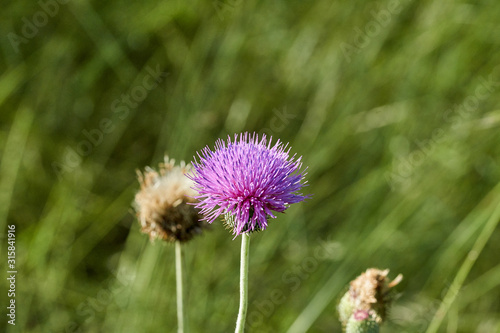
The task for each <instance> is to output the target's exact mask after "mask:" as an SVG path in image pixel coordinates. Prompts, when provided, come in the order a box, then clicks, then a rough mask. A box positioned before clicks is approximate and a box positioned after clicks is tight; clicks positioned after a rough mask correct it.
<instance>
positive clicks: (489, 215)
mask: <svg viewBox="0 0 500 333" xmlns="http://www.w3.org/2000/svg"><path fill="white" fill-rule="evenodd" d="M389 9H391V10H393V13H391V12H389ZM41 10H42V7H41V6H40V4H38V3H37V2H34V1H33V2H28V1H10V2H8V3H5V4H3V6H2V14H1V17H2V19H1V20H0V27H1V31H2V39H1V41H0V51H1V52H0V54H1V56H0V57H1V58H0V64H1V65H0V66H1V67H0V68H1V71H2V73H1V75H0V108H1V113H0V119H1V123H0V149H1V162H0V179H1V182H0V227H1V230H2V234H3V238H2V239H1V243H2V244H1V249H0V255H1V257H2V258H1V261H0V262H2V273H1V274H0V276H6V275H7V273H6V270H7V267H6V266H5V262H6V258H7V243H6V241H7V239H6V236H5V234H6V232H5V231H6V230H7V225H12V224H14V225H15V226H16V233H17V239H16V256H17V257H16V267H17V270H18V275H17V285H16V305H17V308H16V310H17V317H16V325H15V326H11V325H8V324H7V323H6V319H7V317H6V315H5V313H6V310H5V308H6V306H7V302H8V298H7V296H6V295H7V288H6V287H7V284H6V279H5V278H1V279H0V281H1V282H0V286H1V288H0V292H1V294H0V295H1V296H0V299H1V300H2V304H1V306H0V308H2V309H3V310H2V311H1V312H2V315H1V316H0V325H1V326H0V327H1V328H0V331H5V332H44V333H45V332H58V333H59V332H61V333H62V332H134V333H135V332H175V331H176V315H175V272H174V269H173V268H174V247H173V246H171V245H165V244H162V243H159V242H157V243H155V244H151V243H150V242H149V241H148V239H147V237H146V236H145V235H143V234H140V232H139V227H138V223H137V220H136V219H135V217H134V214H133V212H132V210H131V202H132V200H133V197H134V193H135V192H136V191H137V189H138V182H137V180H136V176H135V170H136V169H142V168H144V167H145V166H146V165H150V166H153V167H154V166H157V164H158V163H159V162H160V161H161V160H162V157H163V155H164V154H165V153H167V154H169V156H171V157H173V158H176V159H177V160H186V161H190V160H191V159H192V156H193V155H194V154H195V152H196V151H197V150H200V149H201V148H202V147H204V146H206V145H210V146H213V144H214V142H215V140H216V139H217V138H219V137H223V138H224V137H226V136H227V135H228V134H233V133H238V132H241V131H256V132H260V133H263V132H266V133H268V134H272V135H273V137H274V138H280V139H281V140H283V141H285V142H290V143H291V145H292V147H293V148H292V152H293V153H297V154H298V155H302V156H303V162H304V164H305V165H307V166H308V175H307V179H308V183H309V186H308V187H307V188H306V189H305V191H304V192H305V193H307V194H313V196H312V198H311V199H309V200H307V201H305V202H303V203H300V204H296V205H294V206H293V207H291V208H290V209H289V210H287V212H286V214H281V215H279V217H278V219H276V220H273V221H272V222H271V223H270V226H269V228H268V229H267V230H266V231H265V232H262V233H260V234H257V235H255V237H252V244H251V253H250V256H251V259H250V279H249V281H250V282H249V290H250V304H249V318H248V324H249V325H248V330H247V331H248V332H289V333H301V332H341V326H340V323H339V322H338V318H337V314H336V310H335V306H336V302H337V300H338V299H339V297H340V296H341V294H342V293H343V292H344V291H345V288H346V287H347V285H348V282H349V281H350V280H351V279H353V278H354V277H356V276H357V275H359V274H360V273H361V272H362V271H364V270H365V269H367V268H369V267H379V268H390V269H391V274H390V276H391V277H395V276H396V275H397V274H398V273H402V274H403V275H404V280H403V282H402V283H401V284H400V285H399V286H398V287H397V289H398V291H400V292H401V297H400V298H399V299H398V300H397V302H396V303H395V305H394V307H393V309H392V311H391V315H390V317H391V321H390V322H389V323H388V324H386V325H385V326H384V328H383V330H382V332H425V331H426V330H427V328H428V327H429V325H430V324H431V321H432V319H433V318H434V316H435V315H436V314H438V315H439V317H440V318H441V317H442V318H443V321H442V323H441V325H440V326H439V331H440V332H484V333H489V332H500V287H499V284H500V262H499V258H500V233H499V232H498V228H496V225H497V223H498V221H499V212H498V208H499V204H500V185H499V180H500V145H499V143H500V141H499V140H500V131H499V125H500V109H499V108H498V103H499V101H500V67H498V66H499V65H500V53H499V51H500V36H499V33H498V31H499V30H498V29H499V24H498V17H499V15H500V3H498V2H497V1H494V0H491V1H479V2H475V1H427V0H423V1H418V2H417V1H379V2H368V1H351V2H349V1H337V2H332V1H322V0H320V1H313V2H303V1H267V2H266V1H247V2H243V1H232V2H231V1H229V0H228V1H227V2H222V1H213V2H211V1H175V0H174V1H149V0H144V1H122V0H114V1H105V2H100V1H84V0H70V1H67V3H64V4H62V3H61V4H59V5H58V9H57V11H56V12H55V13H54V15H53V17H47V20H46V22H45V24H41V23H40V22H42V23H43V21H38V22H39V23H40V24H39V25H40V27H39V28H38V31H37V32H36V33H35V34H34V36H32V37H30V38H26V40H25V43H21V44H19V45H18V50H17V52H16V47H13V44H12V42H11V41H12V38H13V35H12V34H16V35H17V36H19V37H22V36H23V32H22V30H23V27H24V25H26V21H28V22H33V19H34V17H33V16H36V15H39V16H40V14H37V13H39V12H40V11H41ZM53 10H54V9H53ZM381 11H382V12H381ZM380 13H385V14H387V13H389V14H388V15H385V16H384V15H383V14H380ZM374 14H375V15H374ZM380 15H382V16H380ZM42 16H43V15H42ZM42 16H40V17H38V20H41V19H43V17H42ZM375 17H378V18H379V19H381V20H382V21H380V22H381V23H377V22H378V21H377V20H376V18H375ZM370 29H371V30H370ZM366 30H368V31H369V33H370V36H368V37H367V36H365V37H360V35H359V31H366ZM360 43H361V44H360ZM347 45H348V46H347ZM356 45H358V46H360V47H359V48H356V49H354V48H355V47H356ZM346 47H349V49H348V51H349V52H348V55H347V56H346V54H345V52H344V51H343V49H344V50H345V49H346ZM147 68H153V69H155V68H159V69H160V70H161V71H163V72H165V73H167V75H166V76H165V77H163V79H162V81H161V82H160V84H159V85H158V86H157V87H156V88H154V89H152V90H150V91H148V94H147V97H146V98H145V99H144V100H143V101H142V102H140V103H138V105H137V106H136V107H130V108H128V109H129V110H128V112H127V113H126V114H125V111H124V109H122V111H120V112H115V111H116V109H114V108H113V107H112V104H113V102H114V101H115V100H117V99H118V100H120V99H121V96H122V94H130V93H131V92H133V91H138V90H137V89H139V88H137V87H140V86H141V85H142V84H143V83H142V82H143V79H144V78H145V77H146V76H147V75H148V70H147ZM485 80H486V81H489V82H490V83H489V84H487V86H485V83H484V82H485ZM481 87H482V88H481ZM134 89H135V90H134ZM478 94H479V95H478ZM478 96H480V98H477V97H478ZM476 102H477V103H476ZM119 103H120V102H119ZM119 105H120V106H122V107H123V105H124V104H119ZM115 106H116V105H115ZM465 106H466V107H467V108H464V107H465ZM283 114H286V115H287V116H286V117H283ZM280 115H281V116H280ZM120 117H121V118H120ZM280 117H281V118H280ZM122 118H123V119H122ZM103 119H108V125H110V126H112V130H110V131H108V132H109V133H106V134H104V135H103V138H102V142H100V143H99V144H97V145H92V146H91V149H90V151H89V153H88V154H87V156H80V157H78V158H75V152H76V151H78V149H79V147H80V146H81V145H84V144H82V142H83V141H85V140H87V139H86V137H85V135H84V133H83V131H84V130H86V131H91V130H95V129H99V126H100V124H101V122H102V121H103ZM81 147H83V146H81ZM239 248H240V242H239V239H237V240H232V236H231V235H230V233H228V232H227V231H226V230H225V229H224V228H223V227H222V225H221V223H220V222H217V223H214V225H213V227H212V228H211V231H210V232H207V233H205V234H204V235H203V236H202V237H199V238H197V239H195V240H194V241H192V242H191V243H189V244H188V245H187V246H186V248H185V249H186V274H187V281H186V283H187V284H186V289H187V312H188V322H189V329H190V332H231V331H232V330H233V329H234V323H235V320H236V315H237V305H238V279H239ZM325 249H326V250H328V251H326V250H325ZM443 299H445V301H444V302H443ZM440 306H441V310H442V311H439V312H438V308H439V307H440Z"/></svg>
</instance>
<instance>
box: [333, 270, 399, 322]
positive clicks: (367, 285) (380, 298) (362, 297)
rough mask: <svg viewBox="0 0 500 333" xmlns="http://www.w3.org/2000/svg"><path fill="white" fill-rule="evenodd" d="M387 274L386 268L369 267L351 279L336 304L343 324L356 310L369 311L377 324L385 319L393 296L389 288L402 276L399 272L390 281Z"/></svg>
mask: <svg viewBox="0 0 500 333" xmlns="http://www.w3.org/2000/svg"><path fill="white" fill-rule="evenodd" d="M388 274H389V270H388V269H385V270H380V269H377V268H369V269H367V270H366V272H364V273H362V274H361V275H360V276H358V277H357V278H356V279H354V280H353V281H351V283H350V287H349V290H348V291H347V292H346V293H345V295H344V296H343V297H342V299H341V300H340V303H339V306H338V311H339V317H340V320H341V321H342V323H343V324H344V325H346V324H347V322H348V321H349V320H350V318H351V317H352V316H353V314H354V313H358V312H359V313H369V314H370V317H371V318H372V320H374V321H376V322H377V323H378V324H381V323H382V322H383V321H384V320H385V318H386V314H387V310H388V308H389V306H390V303H391V302H392V300H393V296H394V294H393V293H392V292H391V288H392V287H394V286H396V285H397V284H398V283H399V282H401V280H402V279H403V276H402V275H401V274H399V275H398V276H397V277H396V278H395V279H394V280H393V281H390V280H389V278H388V277H387V275H388ZM360 311H361V312H360Z"/></svg>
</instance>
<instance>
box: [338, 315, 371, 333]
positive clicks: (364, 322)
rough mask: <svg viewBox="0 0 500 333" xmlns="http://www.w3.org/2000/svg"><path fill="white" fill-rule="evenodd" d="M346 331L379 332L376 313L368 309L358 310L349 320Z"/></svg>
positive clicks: (360, 332)
mask: <svg viewBox="0 0 500 333" xmlns="http://www.w3.org/2000/svg"><path fill="white" fill-rule="evenodd" d="M345 331H346V333H379V323H378V321H377V318H376V315H374V314H373V313H370V312H369V311H366V310H356V311H355V312H354V313H353V314H352V316H351V317H350V318H349V320H348V321H347V325H346V328H345Z"/></svg>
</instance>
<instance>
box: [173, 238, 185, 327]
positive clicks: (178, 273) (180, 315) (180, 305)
mask: <svg viewBox="0 0 500 333" xmlns="http://www.w3.org/2000/svg"><path fill="white" fill-rule="evenodd" d="M183 262H184V254H183V253H182V245H181V242H179V241H176V242H175V279H176V285H177V288H176V289H177V326H178V329H177V332H178V333H184V291H183V289H182V285H183V280H182V279H183V276H182V266H183Z"/></svg>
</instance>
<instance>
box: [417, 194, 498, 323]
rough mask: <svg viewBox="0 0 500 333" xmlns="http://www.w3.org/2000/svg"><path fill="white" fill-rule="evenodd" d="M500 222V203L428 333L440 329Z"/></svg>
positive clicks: (433, 319)
mask: <svg viewBox="0 0 500 333" xmlns="http://www.w3.org/2000/svg"><path fill="white" fill-rule="evenodd" d="M499 222H500V203H498V204H497V207H496V208H495V210H494V212H493V214H491V217H490V219H489V220H488V221H487V222H486V224H485V225H484V228H483V230H482V231H481V234H480V235H479V237H478V238H477V239H476V242H475V243H474V246H473V247H472V250H470V252H469V254H468V255H467V257H466V258H465V260H464V262H463V263H462V266H461V267H460V269H459V270H458V273H457V275H456V276H455V279H454V280H453V282H452V284H451V286H450V288H449V289H448V292H447V293H446V295H445V296H444V298H443V301H442V302H441V305H440V306H439V309H438V310H437V311H436V313H435V314H434V317H433V318H432V321H431V323H430V325H429V327H428V328H427V331H426V333H435V332H437V330H438V329H439V326H441V323H442V321H443V319H444V317H445V316H446V313H448V310H449V309H450V307H451V305H452V304H453V302H454V301H455V298H456V297H457V295H458V292H459V290H460V289H461V288H462V285H463V283H464V281H465V279H466V278H467V275H469V272H470V270H471V269H472V266H473V265H474V263H475V262H476V260H477V258H478V257H479V254H480V253H481V251H483V249H484V246H485V245H486V243H487V242H488V240H489V239H490V237H491V235H492V234H493V231H494V230H495V228H496V227H497V225H498V223H499Z"/></svg>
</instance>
